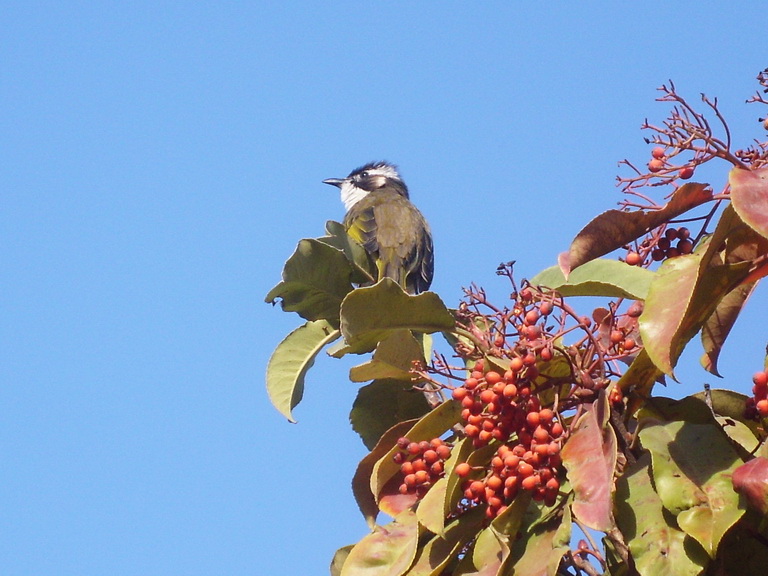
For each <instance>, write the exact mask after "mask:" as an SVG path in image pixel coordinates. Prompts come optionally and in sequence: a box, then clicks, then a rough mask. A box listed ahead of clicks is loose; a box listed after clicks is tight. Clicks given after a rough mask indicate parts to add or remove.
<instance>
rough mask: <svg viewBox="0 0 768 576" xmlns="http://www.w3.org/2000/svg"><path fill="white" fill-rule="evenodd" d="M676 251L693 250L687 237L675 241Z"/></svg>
mask: <svg viewBox="0 0 768 576" xmlns="http://www.w3.org/2000/svg"><path fill="white" fill-rule="evenodd" d="M677 251H678V252H680V254H690V253H691V252H693V242H692V241H691V240H690V239H688V238H686V239H684V240H680V242H678V243H677Z"/></svg>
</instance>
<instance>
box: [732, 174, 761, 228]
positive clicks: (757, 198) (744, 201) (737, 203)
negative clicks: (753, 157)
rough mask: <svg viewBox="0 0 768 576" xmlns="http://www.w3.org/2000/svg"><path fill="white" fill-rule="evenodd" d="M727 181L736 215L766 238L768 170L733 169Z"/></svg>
mask: <svg viewBox="0 0 768 576" xmlns="http://www.w3.org/2000/svg"><path fill="white" fill-rule="evenodd" d="M728 180H729V182H730V184H731V202H732V203H733V208H734V209H735V210H736V213H737V214H738V215H739V216H740V217H741V219H742V220H744V222H746V223H747V224H748V225H749V227H750V228H752V229H753V230H754V231H756V232H758V233H759V234H760V235H761V236H763V237H765V238H768V168H759V169H757V170H744V169H743V168H734V169H733V170H731V173H730V174H729V176H728Z"/></svg>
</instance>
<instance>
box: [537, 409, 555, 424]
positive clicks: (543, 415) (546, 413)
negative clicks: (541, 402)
mask: <svg viewBox="0 0 768 576" xmlns="http://www.w3.org/2000/svg"><path fill="white" fill-rule="evenodd" d="M554 418H555V413H554V412H553V411H552V410H551V409H549V408H542V409H541V410H540V411H539V420H540V421H541V423H542V425H544V426H548V425H549V424H551V423H552V420H553V419H554Z"/></svg>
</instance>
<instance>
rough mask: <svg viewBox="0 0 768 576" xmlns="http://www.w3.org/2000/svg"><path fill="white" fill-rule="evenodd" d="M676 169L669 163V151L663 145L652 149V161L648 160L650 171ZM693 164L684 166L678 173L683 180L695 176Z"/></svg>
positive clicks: (653, 172) (654, 172) (655, 172)
mask: <svg viewBox="0 0 768 576" xmlns="http://www.w3.org/2000/svg"><path fill="white" fill-rule="evenodd" d="M670 168H671V169H674V167H671V166H668V165H667V151H666V150H665V149H664V148H662V147H661V146H657V147H656V148H654V149H653V150H651V161H650V162H648V172H650V173H651V174H657V173H658V172H661V171H663V170H665V169H666V170H669V169H670ZM693 172H694V169H693V166H683V167H682V168H680V171H679V172H678V174H677V177H678V178H680V179H681V180H688V179H689V178H691V177H692V176H693Z"/></svg>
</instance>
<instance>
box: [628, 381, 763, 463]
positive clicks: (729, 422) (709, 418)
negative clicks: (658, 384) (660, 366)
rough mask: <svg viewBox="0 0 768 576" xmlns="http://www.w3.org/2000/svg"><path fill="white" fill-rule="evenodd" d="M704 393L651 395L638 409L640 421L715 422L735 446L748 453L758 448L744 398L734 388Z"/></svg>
mask: <svg viewBox="0 0 768 576" xmlns="http://www.w3.org/2000/svg"><path fill="white" fill-rule="evenodd" d="M709 400H710V401H711V403H712V408H710V407H709V406H708V405H707V395H706V393H705V392H699V393H697V394H694V395H693V396H687V397H685V398H682V399H680V400H673V399H671V398H665V397H664V396H654V397H653V398H651V399H649V400H648V402H647V403H646V405H645V406H644V407H643V409H642V410H641V411H640V412H639V414H638V418H639V419H640V420H645V419H652V418H656V419H659V420H664V421H671V420H684V421H686V422H690V423H692V424H709V425H712V424H717V425H718V426H719V427H720V429H721V430H722V431H723V432H724V433H725V434H726V435H727V436H728V437H729V438H730V439H731V440H732V441H733V443H734V445H736V446H737V447H738V448H737V450H738V449H741V450H743V452H744V453H745V454H751V453H752V452H754V450H755V449H756V448H757V444H758V439H757V434H758V433H759V424H758V423H757V422H754V421H752V420H748V419H746V418H745V417H744V406H745V404H746V401H747V397H746V396H745V395H744V394H739V393H738V392H734V391H733V390H719V389H714V390H711V391H710V393H709Z"/></svg>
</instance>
